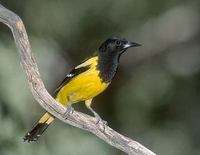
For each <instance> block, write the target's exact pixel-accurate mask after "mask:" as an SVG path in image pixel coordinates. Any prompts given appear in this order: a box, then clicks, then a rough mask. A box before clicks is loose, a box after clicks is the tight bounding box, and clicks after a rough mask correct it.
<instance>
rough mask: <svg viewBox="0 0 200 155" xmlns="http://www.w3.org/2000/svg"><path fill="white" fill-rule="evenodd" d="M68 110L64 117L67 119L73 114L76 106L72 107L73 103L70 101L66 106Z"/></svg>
mask: <svg viewBox="0 0 200 155" xmlns="http://www.w3.org/2000/svg"><path fill="white" fill-rule="evenodd" d="M66 108H67V109H66V111H65V113H64V118H65V119H68V118H69V116H70V115H71V114H73V112H74V108H73V107H72V104H71V103H68V104H67V106H66Z"/></svg>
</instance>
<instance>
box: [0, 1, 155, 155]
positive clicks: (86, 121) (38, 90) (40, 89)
mask: <svg viewBox="0 0 200 155" xmlns="http://www.w3.org/2000/svg"><path fill="white" fill-rule="evenodd" d="M0 22H2V23H4V24H6V25H7V26H8V27H9V28H10V29H11V30H12V33H13V36H14V40H15V43H16V46H17V48H18V52H19V56H20V63H21V65H22V68H23V70H24V71H25V73H26V77H27V80H28V84H29V86H30V89H31V92H32V94H33V97H34V98H35V99H36V100H37V102H38V103H39V104H40V105H41V106H42V107H43V108H44V109H45V110H47V111H48V112H50V113H51V114H53V115H54V116H55V117H57V118H58V119H60V120H61V121H63V122H65V123H68V124H70V125H73V126H75V127H78V128H80V129H83V130H87V131H89V132H91V133H93V134H94V135H96V136H98V137H99V138H100V139H102V140H104V141H105V142H107V143H108V144H110V145H112V146H114V147H116V148H118V149H120V150H122V151H124V152H126V153H127V154H130V155H156V154H155V153H153V152H152V151H150V150H149V149H147V148H145V147H144V146H142V145H141V144H139V143H138V142H136V141H134V140H132V139H130V138H128V137H125V136H123V135H121V134H119V133H117V132H116V131H114V130H113V129H111V128H110V127H108V126H106V127H105V131H102V129H101V128H102V127H101V126H99V125H97V124H96V123H95V119H94V118H93V117H91V116H89V115H86V114H83V113H81V112H77V111H74V112H73V114H71V115H70V116H69V117H68V119H65V117H64V114H65V112H66V110H67V109H66V108H65V107H64V106H62V105H61V104H59V103H58V102H56V100H54V98H52V97H51V96H50V94H49V93H48V92H47V90H46V88H45V86H44V84H43V82H42V80H41V78H40V73H39V70H38V67H37V64H36V61H35V58H34V57H33V54H32V52H31V46H30V43H29V40H28V36H27V33H26V30H25V27H24V24H23V22H22V20H21V19H20V17H19V16H17V15H16V14H15V13H13V12H12V11H10V10H8V9H6V8H5V7H3V6H2V5H1V4H0Z"/></svg>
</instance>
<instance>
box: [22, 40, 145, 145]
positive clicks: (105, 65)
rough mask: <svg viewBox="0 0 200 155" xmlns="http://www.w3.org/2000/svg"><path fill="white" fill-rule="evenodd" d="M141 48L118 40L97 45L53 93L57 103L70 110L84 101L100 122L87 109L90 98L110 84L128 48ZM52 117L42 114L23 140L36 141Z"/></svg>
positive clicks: (99, 118)
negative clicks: (75, 104) (93, 52)
mask: <svg viewBox="0 0 200 155" xmlns="http://www.w3.org/2000/svg"><path fill="white" fill-rule="evenodd" d="M138 46H141V45H140V44H138V43H135V42H131V41H128V40H127V39H125V38H121V37H110V38H108V39H106V40H105V41H104V42H102V43H101V45H100V47H99V48H98V49H97V50H96V54H95V55H93V56H92V57H90V58H88V59H86V60H85V61H83V62H82V63H80V64H79V65H77V66H76V67H75V68H74V69H73V70H72V71H71V72H70V73H69V74H67V75H66V77H65V78H64V80H63V81H62V82H61V83H60V85H59V86H58V87H57V88H56V89H55V91H54V92H53V97H54V98H55V100H56V101H58V102H59V103H60V104H62V105H64V106H67V108H69V109H70V108H72V107H71V106H72V104H74V103H78V102H80V101H84V102H85V105H86V107H87V108H88V109H89V110H90V111H91V112H92V113H93V115H94V117H95V118H96V119H97V122H102V121H103V120H102V119H101V117H100V116H99V114H98V113H97V112H95V110H93V108H92V107H91V105H92V101H93V98H94V97H96V96H97V95H99V94H100V93H102V92H103V91H104V90H105V89H106V88H107V87H108V86H109V85H110V83H111V82H112V80H113V78H114V76H115V75H116V72H117V70H118V66H119V60H120V57H121V55H122V54H123V53H124V52H125V51H126V50H127V49H129V48H131V47H138ZM54 120H55V117H54V116H53V115H51V114H50V113H48V112H46V113H45V114H44V115H43V116H42V117H41V118H40V119H39V121H38V122H37V123H36V125H35V126H33V128H32V129H31V130H30V131H29V132H27V134H26V135H25V136H24V138H23V140H24V141H27V142H32V141H37V140H38V139H39V137H40V136H41V135H42V134H43V132H44V131H45V130H46V129H47V128H48V126H49V125H50V124H51V123H52V122H53V121H54Z"/></svg>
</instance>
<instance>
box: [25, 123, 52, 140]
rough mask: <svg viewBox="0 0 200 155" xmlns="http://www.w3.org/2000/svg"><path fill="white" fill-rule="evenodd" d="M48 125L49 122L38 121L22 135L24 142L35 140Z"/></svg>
mask: <svg viewBox="0 0 200 155" xmlns="http://www.w3.org/2000/svg"><path fill="white" fill-rule="evenodd" d="M48 126H49V124H46V123H38V124H37V125H36V126H35V127H34V128H33V129H32V130H31V131H29V132H28V133H27V134H26V135H25V136H24V138H23V139H24V142H25V141H27V142H28V143H29V142H32V141H37V140H38V138H39V137H40V136H41V135H42V133H43V132H44V131H45V130H46V129H47V128H48Z"/></svg>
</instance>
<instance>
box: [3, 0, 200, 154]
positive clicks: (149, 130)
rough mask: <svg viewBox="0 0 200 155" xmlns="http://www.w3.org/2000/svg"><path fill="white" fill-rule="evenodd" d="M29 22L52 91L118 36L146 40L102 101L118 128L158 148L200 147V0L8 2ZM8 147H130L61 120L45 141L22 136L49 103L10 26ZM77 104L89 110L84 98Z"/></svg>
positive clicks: (36, 150)
mask: <svg viewBox="0 0 200 155" xmlns="http://www.w3.org/2000/svg"><path fill="white" fill-rule="evenodd" d="M0 3H1V4H3V5H4V6H5V7H7V8H9V9H10V10H12V11H14V12H15V13H17V14H18V15H19V16H20V17H21V18H22V20H23V21H24V24H25V26H26V29H27V32H28V35H29V39H30V43H31V45H32V50H33V52H34V55H35V57H36V60H37V62H38V66H39V69H40V73H41V75H42V79H43V80H44V82H45V85H46V87H47V89H48V90H49V92H52V91H53V90H54V89H55V88H56V86H57V85H58V84H59V83H60V81H61V80H62V79H63V78H64V77H65V75H66V74H67V73H68V72H69V71H70V70H71V68H72V67H73V66H75V65H77V64H78V63H79V62H80V61H82V60H83V59H85V58H87V57H88V56H90V55H91V54H92V53H94V51H95V50H97V48H98V46H99V45H100V44H101V42H102V41H103V40H105V39H106V38H108V37H110V36H122V37H125V38H127V39H129V40H132V41H135V42H138V43H140V44H142V45H143V46H142V47H140V48H137V49H130V50H128V52H127V53H125V54H124V55H123V56H122V58H121V63H120V67H119V71H118V74H117V76H116V77H115V79H114V80H113V83H112V84H111V85H110V87H109V88H108V89H107V90H106V91H105V92H104V93H102V94H101V95H99V96H98V97H96V98H95V100H94V102H95V103H94V104H93V107H94V108H95V109H96V111H97V112H98V113H99V114H100V116H102V118H103V119H104V120H107V122H108V124H109V126H111V127H112V128H114V129H115V130H116V131H118V132H120V133H122V134H124V135H126V136H129V137H131V138H133V139H135V140H137V141H139V142H140V143H142V144H143V145H145V146H147V147H148V148H149V149H151V150H153V151H154V152H156V153H157V154H161V155H188V154H192V155H200V123H199V118H200V72H199V70H200V11H199V9H200V1H199V0H190V1H186V0H165V1H159V0H151V1H149V0H124V1H122V0H101V1H100V0H93V1H92V0H84V1H80V0H79V1H78V0H42V1H41V0H29V1H27V0H15V1H13V0H1V2H0ZM0 71H1V72H0V85H1V89H0V154H1V155H26V154H27V153H28V154H29V155H35V154H37V155H47V154H48V155H54V154H57V155H67V154H68V155H88V154H95V155H124V153H123V152H121V151H119V150H116V149H115V148H113V147H111V146H109V145H107V144H106V143H104V142H103V141H102V140H100V139H98V138H97V137H96V136H94V135H92V134H90V133H88V132H85V131H82V130H80V129H77V128H75V127H71V126H69V125H67V124H64V123H62V122H60V121H57V122H55V123H54V124H53V125H52V126H51V127H50V128H49V129H48V131H47V132H45V134H44V135H43V136H42V137H41V138H40V139H39V141H38V142H36V143H31V144H27V143H23V141H22V137H23V136H24V134H25V133H26V132H27V131H28V130H29V129H30V128H31V127H32V126H33V125H34V123H35V122H36V121H37V120H38V119H39V117H40V116H41V114H42V113H43V112H44V110H43V109H42V108H41V107H40V106H39V104H38V103H36V101H34V99H33V97H32V95H31V93H30V91H29V89H28V85H27V81H26V79H25V74H24V73H23V71H22V69H21V67H20V65H19V57H18V53H17V49H16V47H15V44H14V41H13V37H12V34H11V32H10V30H9V29H8V28H7V27H6V26H5V25H3V24H0ZM75 109H77V110H80V111H83V112H86V113H88V114H90V113H89V112H88V111H87V110H86V109H85V107H84V104H83V103H81V104H79V105H75Z"/></svg>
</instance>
